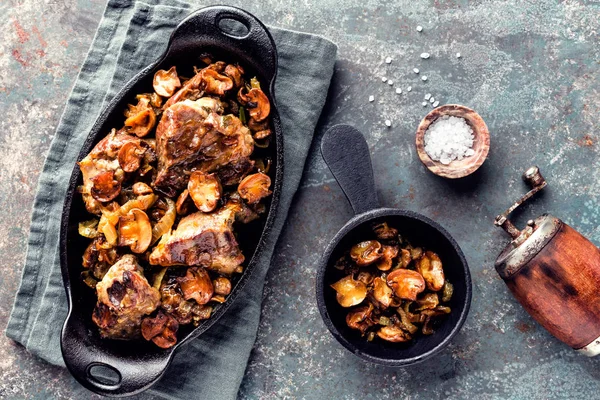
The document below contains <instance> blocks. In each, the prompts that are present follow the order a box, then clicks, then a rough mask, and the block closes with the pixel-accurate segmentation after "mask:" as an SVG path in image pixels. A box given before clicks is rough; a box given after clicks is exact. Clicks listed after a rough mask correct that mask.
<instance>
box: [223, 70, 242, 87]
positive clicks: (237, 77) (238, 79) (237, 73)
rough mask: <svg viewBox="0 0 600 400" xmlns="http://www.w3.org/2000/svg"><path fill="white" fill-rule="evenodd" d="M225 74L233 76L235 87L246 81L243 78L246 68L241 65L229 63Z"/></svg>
mask: <svg viewBox="0 0 600 400" xmlns="http://www.w3.org/2000/svg"><path fill="white" fill-rule="evenodd" d="M224 74H225V75H227V76H228V77H230V78H231V80H232V81H233V86H234V87H236V88H238V87H240V86H242V83H243V82H244V81H243V79H242V75H243V74H244V69H243V68H242V67H241V66H239V65H232V64H228V65H227V66H226V67H225V71H224Z"/></svg>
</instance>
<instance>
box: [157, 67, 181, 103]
mask: <svg viewBox="0 0 600 400" xmlns="http://www.w3.org/2000/svg"><path fill="white" fill-rule="evenodd" d="M152 86H153V87H154V91H155V92H156V93H157V94H159V95H161V96H163V97H171V96H173V93H175V89H177V88H179V87H181V82H180V81H179V76H177V70H176V69H175V66H173V67H171V68H170V69H169V70H168V71H165V70H164V69H161V70H159V71H157V72H156V74H154V81H153V82H152Z"/></svg>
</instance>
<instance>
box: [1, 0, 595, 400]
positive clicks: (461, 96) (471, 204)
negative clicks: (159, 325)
mask: <svg viewBox="0 0 600 400" xmlns="http://www.w3.org/2000/svg"><path fill="white" fill-rule="evenodd" d="M193 3H196V4H198V6H200V5H208V4H209V3H208V2H200V1H197V2H193ZM221 3H227V4H232V5H237V6H241V7H244V8H246V9H248V10H249V11H250V12H253V13H255V14H256V15H257V16H258V17H259V18H261V19H262V20H263V21H264V22H265V23H269V24H273V25H278V26H281V27H285V28H292V29H298V30H304V31H308V32H314V33H320V34H322V35H324V36H327V37H329V38H330V39H332V40H334V41H335V42H337V44H338V45H339V53H338V58H339V61H338V63H337V67H336V75H335V76H334V81H333V83H332V89H331V92H330V101H329V106H328V107H327V109H326V110H325V112H324V114H323V117H322V121H321V128H320V129H319V131H318V133H317V139H318V138H320V136H321V135H322V132H323V130H324V129H325V128H326V127H328V126H330V125H332V124H335V123H340V122H344V123H352V124H354V125H356V126H357V127H358V128H359V129H361V130H362V131H363V132H364V133H365V134H366V136H367V139H368V142H369V146H370V148H371V151H372V154H373V164H374V170H375V176H376V180H377V186H378V188H379V195H380V198H381V200H382V203H383V204H384V205H386V206H397V207H403V208H408V209H411V210H415V211H419V212H422V213H424V214H426V215H428V216H430V217H432V218H434V219H436V220H437V221H438V222H440V223H441V224H442V225H443V226H445V227H446V228H447V229H448V230H449V231H450V233H451V234H452V235H454V237H455V238H456V240H457V241H458V242H459V244H460V245H461V246H462V248H463V250H464V251H465V254H466V256H467V259H468V261H469V264H470V266H471V271H472V274H473V289H474V296H473V304H472V308H471V314H470V316H469V318H468V319H467V322H466V324H465V326H464V327H463V330H462V331H461V333H460V334H459V335H458V336H457V338H456V339H455V340H454V341H453V343H452V344H451V345H450V347H449V348H448V349H447V350H446V351H445V352H444V353H443V354H442V355H441V356H439V357H437V358H435V359H433V360H431V361H428V362H426V363H424V364H421V365H419V366H416V367H411V368H409V369H400V370H390V369H386V368H383V367H378V366H373V365H369V364H365V363H363V362H362V361H360V360H359V359H357V358H355V357H354V356H353V355H351V354H349V353H348V352H347V351H346V350H344V349H343V348H342V347H341V346H340V345H338V344H337V342H335V341H334V339H333V338H332V337H331V336H330V335H329V333H328V332H327V330H326V329H325V326H324V325H323V323H322V322H321V319H320V317H319V314H318V312H317V310H316V304H315V301H314V289H313V287H314V276H315V265H316V262H317V259H318V258H319V256H320V253H321V252H322V250H323V249H324V247H325V245H326V244H327V242H328V240H329V238H331V237H332V236H333V234H334V233H335V232H336V231H337V229H338V228H339V227H341V226H342V225H343V223H344V222H345V221H346V220H347V219H348V218H349V217H350V216H351V209H350V206H349V205H348V204H347V203H346V201H345V199H344V197H343V194H342V193H341V191H340V189H339V187H338V186H337V185H336V183H335V181H334V180H333V178H332V176H331V175H330V173H329V172H328V170H327V168H326V167H325V165H324V163H323V161H322V160H321V158H320V155H319V153H318V151H317V144H316V143H315V144H313V150H312V153H311V157H310V159H309V163H308V165H307V168H306V171H305V176H304V178H303V183H302V188H301V191H300V193H299V194H298V196H297V198H296V201H295V204H294V206H293V208H292V210H291V214H290V220H289V223H288V227H287V229H286V230H285V231H284V234H283V236H282V240H281V241H280V244H279V246H278V251H277V256H276V258H275V261H274V263H273V267H272V270H271V271H270V274H269V277H268V282H267V289H266V291H265V301H264V305H263V317H262V322H261V328H260V330H259V339H258V341H257V343H256V346H255V350H254V352H253V355H252V358H251V362H250V365H249V367H248V370H247V374H246V379H245V380H244V383H243V385H242V388H241V392H240V396H241V397H242V398H248V399H255V398H261V399H279V398H286V397H287V398H331V399H338V398H348V399H350V398H366V397H374V398H455V399H463V398H484V399H492V398H494V399H495V398H515V399H547V398H565V399H567V398H569V399H575V398H593V397H594V396H595V395H596V393H598V392H599V390H600V359H598V360H591V359H587V358H584V357H582V356H579V355H577V354H575V353H574V352H572V351H571V350H569V349H568V348H567V347H566V346H564V345H562V344H561V343H559V342H557V341H556V340H554V339H553V338H552V337H551V336H550V335H548V334H547V333H546V332H545V331H544V330H542V329H541V328H540V327H539V326H538V325H536V323H535V322H534V321H533V320H532V319H531V318H530V317H529V316H528V315H527V314H526V313H525V312H524V311H523V310H522V309H521V308H520V306H519V305H518V304H516V303H515V301H514V300H513V299H512V297H511V296H510V294H509V293H508V292H507V290H506V288H505V286H504V284H503V283H502V281H501V280H500V278H499V277H497V275H496V273H495V271H494V270H493V261H494V259H495V257H496V255H497V254H498V253H499V251H500V250H501V248H502V247H503V245H504V243H505V242H506V237H505V236H504V235H503V234H502V232H501V231H499V230H497V229H495V228H494V227H493V225H492V220H493V217H494V216H495V215H496V214H498V213H499V212H501V211H503V210H504V209H505V208H506V207H508V205H509V204H510V203H511V202H512V201H513V200H515V199H516V198H517V197H518V196H520V195H521V194H522V193H524V191H525V190H526V188H525V187H524V185H523V184H522V183H521V182H520V179H519V176H520V174H521V173H522V171H523V170H524V169H525V168H526V167H528V166H529V165H530V164H532V163H536V164H538V165H539V166H540V167H541V169H542V172H543V173H544V175H545V176H546V178H547V179H548V181H549V184H550V186H549V187H548V188H547V189H545V193H544V194H543V195H542V196H540V197H539V198H538V199H537V200H536V201H535V202H534V203H533V204H532V205H530V206H527V207H526V208H525V211H524V212H523V213H522V214H521V215H520V218H518V220H517V221H518V222H519V223H520V224H522V223H523V222H524V221H525V220H526V219H528V218H529V217H531V216H537V215H539V214H541V213H542V212H546V211H547V212H551V213H552V214H554V215H556V216H558V217H561V218H563V219H564V220H565V221H566V222H568V223H569V224H571V225H572V226H574V227H576V228H577V229H579V230H580V231H581V232H583V233H584V234H586V235H588V236H589V237H590V238H591V239H592V240H593V241H594V242H595V243H596V244H600V230H599V229H598V226H599V223H600V213H598V211H597V210H599V209H600V204H599V203H600V195H599V189H600V175H599V174H598V173H597V171H598V168H599V167H600V160H599V157H598V155H599V149H600V147H599V146H600V144H599V143H598V139H599V134H598V132H599V131H600V130H599V125H600V124H599V122H598V116H600V40H599V37H598V29H599V28H600V22H599V21H600V3H599V2H598V1H574V0H571V1H564V2H555V1H518V0H512V1H472V2H468V1H441V0H439V1H416V0H413V1H396V2H394V4H390V3H388V2H386V1H375V0H361V1H359V0H320V1H317V0H307V1H292V0H274V1H270V2H264V1H255V2H251V3H249V2H242V1H223V2H221ZM103 7H104V1H102V0H88V1H84V0H81V1H75V0H51V1H46V2H40V1H37V0H4V1H2V2H0V26H1V27H2V29H1V30H0V38H1V39H2V40H0V99H1V101H0V113H1V114H0V115H2V118H1V122H0V124H1V125H0V126H1V128H2V129H1V130H0V209H2V210H3V211H4V212H3V213H2V214H0V254H2V259H1V261H0V329H2V330H3V329H4V327H5V325H6V321H7V318H8V314H9V312H10V308H11V306H12V300H13V297H14V293H15V291H16V289H17V285H18V281H19V279H20V272H21V264H22V261H23V257H24V254H25V245H26V242H27V232H28V224H29V221H28V220H29V213H30V209H31V205H32V201H33V196H34V194H35V187H36V183H37V177H38V175H39V172H40V170H41V167H42V164H43V161H44V156H45V154H46V152H47V150H48V147H49V145H50V141H51V140H52V136H53V132H54V129H55V127H56V124H57V123H58V120H59V117H60V114H61V110H62V107H63V105H64V102H65V100H66V98H67V95H68V92H69V89H70V87H71V84H72V83H73V81H74V79H75V77H76V74H77V71H78V69H79V66H80V64H81V63H82V61H83V59H84V57H85V54H86V51H87V48H88V46H89V43H90V42H91V40H92V37H93V35H94V32H95V29H96V26H97V23H98V21H99V19H100V16H101V14H102V11H103ZM417 25H422V26H423V28H424V30H423V32H421V33H419V32H417V31H416V26H417ZM422 52H429V53H431V54H432V57H431V58H430V59H429V60H421V59H420V57H419V54H420V53H422ZM456 52H460V53H461V54H462V58H460V59H457V58H456V57H455V54H456ZM387 56H391V57H392V58H393V59H394V60H393V62H392V63H391V64H389V65H388V64H386V63H385V62H384V59H385V57H387ZM415 67H417V68H419V69H420V70H421V75H427V76H428V80H427V82H425V83H424V82H422V81H421V80H420V78H419V76H417V75H415V74H414V73H413V72H412V69H413V68H415ZM383 75H386V76H387V77H389V78H391V79H392V80H393V81H394V88H395V87H401V88H402V89H403V92H404V93H403V94H401V95H397V94H396V93H395V92H394V88H392V87H390V86H388V85H387V84H384V83H382V82H381V76H383ZM408 86H412V91H411V92H407V91H406V89H407V87H408ZM426 93H432V94H433V96H434V97H435V98H436V99H437V100H439V101H440V104H444V103H461V104H464V105H467V106H469V107H472V108H474V109H475V110H477V111H478V112H479V113H480V114H481V115H482V116H483V118H484V119H485V120H486V122H487V124H488V127H489V129H490V132H491V135H492V142H491V152H490V157H489V160H488V161H487V162H486V163H485V164H484V166H483V167H482V169H481V170H480V171H479V172H478V173H476V174H475V175H474V176H472V177H470V178H467V179H464V180H462V181H458V182H449V181H445V180H442V179H439V178H436V177H435V176H433V175H431V174H430V173H428V172H427V171H426V170H425V169H424V167H423V166H422V165H421V164H420V162H419V161H418V159H417V157H416V154H415V151H414V131H415V129H416V126H417V124H418V122H419V121H420V119H421V118H422V117H423V116H424V115H425V114H426V112H427V111H428V110H430V109H431V107H430V106H427V108H425V107H422V106H421V102H422V101H423V100H422V99H423V96H424V95H425V94H426ZM369 95H374V96H375V97H376V100H375V102H373V103H369V102H368V100H367V99H368V97H369ZM385 119H390V120H391V121H392V127H391V128H387V127H385V125H384V123H383V122H384V120H385ZM75 385H76V383H74V381H73V380H72V379H71V378H70V376H69V375H68V373H67V372H66V371H64V370H61V369H58V368H54V367H50V366H48V365H46V364H44V363H42V362H39V361H38V360H36V359H34V358H33V357H31V356H30V355H28V354H27V353H26V352H24V351H23V350H22V349H21V348H20V347H18V346H16V345H14V344H13V343H12V342H11V341H10V340H8V339H7V338H5V337H4V336H0V398H39V399H47V398H70V393H71V392H72V389H73V388H74V386H75ZM140 398H150V396H140Z"/></svg>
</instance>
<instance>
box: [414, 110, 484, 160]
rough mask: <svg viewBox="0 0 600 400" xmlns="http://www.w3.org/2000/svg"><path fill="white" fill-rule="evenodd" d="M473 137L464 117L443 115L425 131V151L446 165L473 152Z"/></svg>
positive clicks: (433, 158)
mask: <svg viewBox="0 0 600 400" xmlns="http://www.w3.org/2000/svg"><path fill="white" fill-rule="evenodd" d="M436 103H438V102H435V103H433V105H434V107H435V106H436ZM473 139H474V136H473V129H472V128H471V127H470V126H469V125H468V124H467V122H466V121H465V120H464V118H460V117H454V116H449V115H444V116H442V117H440V118H439V119H438V120H437V121H435V122H434V123H433V124H431V125H430V126H429V128H428V129H427V132H425V137H424V142H425V151H426V152H427V154H428V155H429V157H431V159H432V160H434V161H439V162H441V163H442V164H444V165H448V164H450V163H451V162H452V161H454V160H462V159H463V158H465V157H469V156H472V155H473V154H475V151H474V150H473Z"/></svg>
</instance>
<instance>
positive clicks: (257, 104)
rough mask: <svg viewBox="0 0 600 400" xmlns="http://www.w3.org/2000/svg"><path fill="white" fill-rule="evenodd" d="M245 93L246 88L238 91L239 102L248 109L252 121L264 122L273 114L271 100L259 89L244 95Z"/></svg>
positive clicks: (253, 89)
mask: <svg viewBox="0 0 600 400" xmlns="http://www.w3.org/2000/svg"><path fill="white" fill-rule="evenodd" d="M245 91H246V88H241V89H240V90H239V91H238V100H239V102H240V103H241V104H243V105H245V106H246V107H247V108H248V110H249V112H250V118H251V119H253V120H255V121H256V122H261V121H264V120H265V119H266V118H267V117H268V116H269V114H270V113H271V103H270V102H269V98H268V97H267V95H266V94H265V93H264V92H263V91H262V90H261V89H259V88H252V89H250V90H249V91H248V93H245V94H244V92H245Z"/></svg>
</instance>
